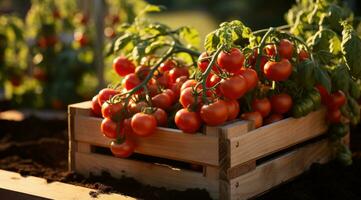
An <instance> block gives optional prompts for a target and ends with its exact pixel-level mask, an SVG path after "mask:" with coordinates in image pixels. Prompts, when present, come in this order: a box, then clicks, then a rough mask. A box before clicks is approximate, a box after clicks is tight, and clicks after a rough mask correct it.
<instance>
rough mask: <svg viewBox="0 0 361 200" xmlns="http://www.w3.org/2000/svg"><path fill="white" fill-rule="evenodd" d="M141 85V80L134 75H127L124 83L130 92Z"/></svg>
mask: <svg viewBox="0 0 361 200" xmlns="http://www.w3.org/2000/svg"><path fill="white" fill-rule="evenodd" d="M140 83H141V81H140V79H139V78H138V77H137V75H135V74H134V73H131V74H128V75H126V76H125V77H124V79H123V81H122V84H123V87H124V88H125V89H126V90H128V91H129V90H131V89H133V88H135V87H136V86H138V85H139V84H140Z"/></svg>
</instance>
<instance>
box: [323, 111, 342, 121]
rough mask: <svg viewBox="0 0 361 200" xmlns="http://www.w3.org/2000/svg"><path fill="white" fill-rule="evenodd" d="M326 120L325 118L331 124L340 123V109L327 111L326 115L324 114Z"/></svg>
mask: <svg viewBox="0 0 361 200" xmlns="http://www.w3.org/2000/svg"><path fill="white" fill-rule="evenodd" d="M326 118H327V121H329V122H330V123H332V124H337V123H340V122H341V111H340V109H335V110H331V109H328V110H327V114H326Z"/></svg>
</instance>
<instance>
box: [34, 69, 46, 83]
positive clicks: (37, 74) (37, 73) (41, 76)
mask: <svg viewBox="0 0 361 200" xmlns="http://www.w3.org/2000/svg"><path fill="white" fill-rule="evenodd" d="M33 76H34V78H35V79H37V80H39V81H45V80H46V79H47V75H46V73H45V70H44V69H42V68H40V67H34V69H33Z"/></svg>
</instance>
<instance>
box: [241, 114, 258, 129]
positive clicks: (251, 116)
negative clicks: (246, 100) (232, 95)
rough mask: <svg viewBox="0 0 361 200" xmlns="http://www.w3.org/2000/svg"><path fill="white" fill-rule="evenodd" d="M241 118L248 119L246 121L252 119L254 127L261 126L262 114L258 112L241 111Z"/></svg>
mask: <svg viewBox="0 0 361 200" xmlns="http://www.w3.org/2000/svg"><path fill="white" fill-rule="evenodd" d="M241 119H243V120H248V121H253V123H254V128H259V127H261V126H262V123H263V119H262V115H261V113H259V112H257V111H256V112H246V113H243V114H242V115H241Z"/></svg>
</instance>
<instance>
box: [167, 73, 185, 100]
mask: <svg viewBox="0 0 361 200" xmlns="http://www.w3.org/2000/svg"><path fill="white" fill-rule="evenodd" d="M187 80H188V77H186V76H181V77H179V78H177V80H176V81H175V83H171V85H170V89H171V90H172V91H173V92H174V94H175V96H176V98H178V97H179V96H180V92H181V87H182V85H183V83H184V82H186V81H187Z"/></svg>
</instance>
